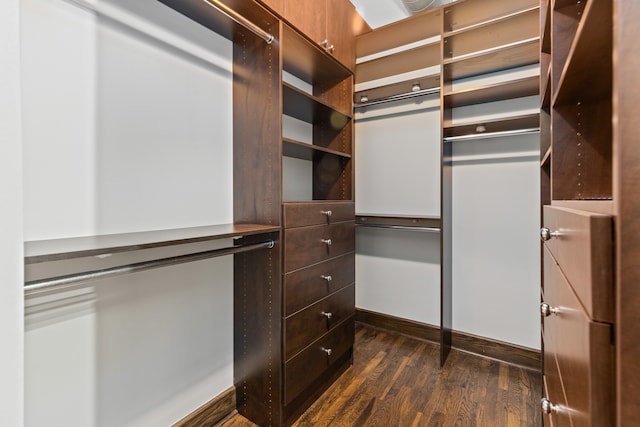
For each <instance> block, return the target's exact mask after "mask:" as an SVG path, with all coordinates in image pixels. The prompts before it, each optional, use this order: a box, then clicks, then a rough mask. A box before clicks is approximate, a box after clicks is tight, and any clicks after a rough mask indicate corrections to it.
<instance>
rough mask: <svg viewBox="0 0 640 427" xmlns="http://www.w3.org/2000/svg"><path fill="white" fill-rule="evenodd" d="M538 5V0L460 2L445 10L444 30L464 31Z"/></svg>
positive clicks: (449, 31) (448, 31)
mask: <svg viewBox="0 0 640 427" xmlns="http://www.w3.org/2000/svg"><path fill="white" fill-rule="evenodd" d="M537 6H538V1H537V0H509V1H505V0H484V1H481V2H473V1H471V2H460V3H457V4H454V5H452V6H449V7H446V8H445V10H444V32H445V34H446V33H451V32H456V31H462V30H463V29H464V28H468V27H473V26H476V25H482V23H490V22H492V21H494V20H499V19H501V18H502V17H504V16H509V15H512V14H517V13H520V12H522V11H524V10H528V9H530V8H534V7H537Z"/></svg>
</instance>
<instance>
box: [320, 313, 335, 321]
mask: <svg viewBox="0 0 640 427" xmlns="http://www.w3.org/2000/svg"><path fill="white" fill-rule="evenodd" d="M321 314H322V315H323V316H324V317H326V318H327V320H331V318H332V317H333V313H331V312H330V311H323V312H322V313H321Z"/></svg>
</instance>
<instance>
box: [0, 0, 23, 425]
mask: <svg viewBox="0 0 640 427" xmlns="http://www.w3.org/2000/svg"><path fill="white" fill-rule="evenodd" d="M19 4H20V2H19V1H18V0H5V1H2V2H0V52H2V66H0V94H2V95H1V96H0V117H1V118H2V119H0V120H1V123H2V124H1V125H0V199H1V200H2V208H1V209H0V236H2V237H1V238H0V284H1V285H0V337H2V350H1V351H0V378H1V380H0V425H3V426H18V427H19V426H21V425H22V424H23V409H24V406H23V405H24V393H23V363H24V362H23V355H24V351H23V348H24V346H23V339H24V327H23V307H22V299H23V297H22V283H23V277H22V276H23V273H22V257H23V255H22V241H23V238H22V213H23V210H22V132H21V94H20V37H19Z"/></svg>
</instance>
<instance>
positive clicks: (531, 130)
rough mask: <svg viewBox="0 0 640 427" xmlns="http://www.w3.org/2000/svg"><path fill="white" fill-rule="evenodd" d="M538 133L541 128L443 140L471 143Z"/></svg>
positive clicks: (445, 139) (448, 137) (453, 137)
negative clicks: (475, 140) (477, 140)
mask: <svg viewBox="0 0 640 427" xmlns="http://www.w3.org/2000/svg"><path fill="white" fill-rule="evenodd" d="M538 132H540V128H527V129H516V130H506V131H502V132H488V133H474V134H471V135H460V136H447V137H445V138H443V141H444V142H456V141H471V140H474V139H488V138H501V137H505V136H518V135H528V134H532V133H538Z"/></svg>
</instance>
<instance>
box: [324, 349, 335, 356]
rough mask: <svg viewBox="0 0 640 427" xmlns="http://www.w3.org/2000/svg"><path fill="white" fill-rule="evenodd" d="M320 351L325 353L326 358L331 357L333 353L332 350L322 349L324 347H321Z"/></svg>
mask: <svg viewBox="0 0 640 427" xmlns="http://www.w3.org/2000/svg"><path fill="white" fill-rule="evenodd" d="M322 351H324V352H325V353H327V356H331V353H333V350H331V349H330V348H324V347H322Z"/></svg>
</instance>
